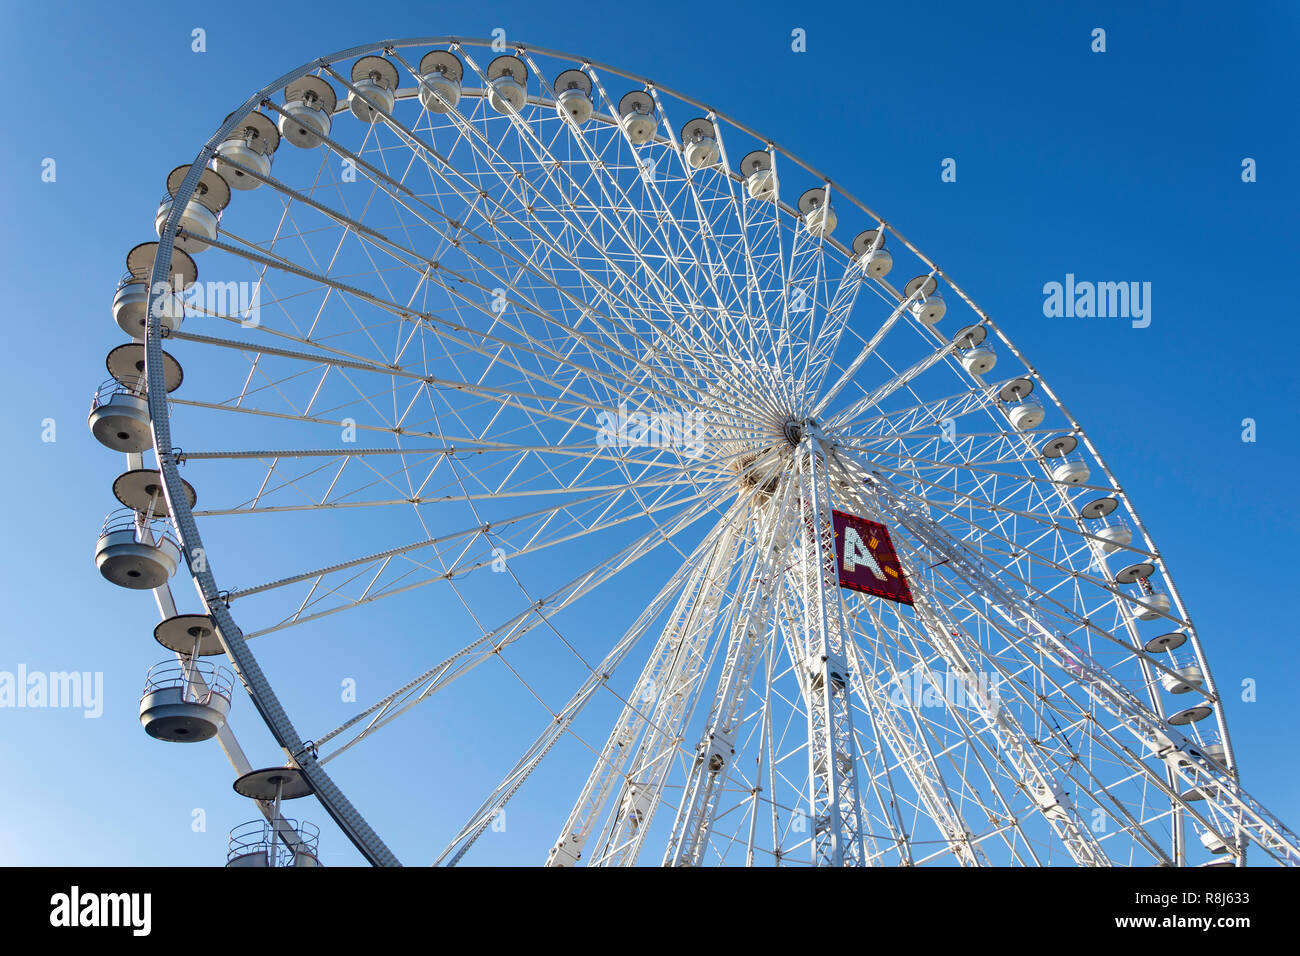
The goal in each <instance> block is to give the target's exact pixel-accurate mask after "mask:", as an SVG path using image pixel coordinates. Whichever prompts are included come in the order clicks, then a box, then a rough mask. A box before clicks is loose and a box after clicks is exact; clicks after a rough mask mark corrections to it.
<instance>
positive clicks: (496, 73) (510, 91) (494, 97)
mask: <svg viewBox="0 0 1300 956" xmlns="http://www.w3.org/2000/svg"><path fill="white" fill-rule="evenodd" d="M487 79H488V87H489V89H488V103H489V104H490V105H491V106H492V108H493V109H494V110H496V111H497V112H498V113H502V114H505V115H509V113H510V111H511V110H514V111H515V112H516V113H518V112H519V111H520V110H521V109H523V108H524V104H525V103H526V102H528V90H527V87H526V84H527V83H528V67H526V66H525V65H524V61H523V60H521V59H519V57H517V56H511V55H510V54H508V53H504V54H502V55H501V56H499V57H497V58H496V59H495V60H493V61H492V62H491V63H489V64H488V68H487Z"/></svg>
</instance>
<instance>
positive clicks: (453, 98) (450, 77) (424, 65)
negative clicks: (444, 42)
mask: <svg viewBox="0 0 1300 956" xmlns="http://www.w3.org/2000/svg"><path fill="white" fill-rule="evenodd" d="M464 79H465V64H463V63H461V62H460V57H458V56H456V54H454V53H452V52H451V51H450V50H433V51H432V52H429V53H426V54H425V55H424V58H423V59H421V60H420V104H421V105H422V106H423V107H424V108H425V109H426V110H428V111H429V112H430V113H449V112H451V111H452V110H453V109H455V108H456V105H457V104H458V103H460V88H461V82H462V81H463V80H464Z"/></svg>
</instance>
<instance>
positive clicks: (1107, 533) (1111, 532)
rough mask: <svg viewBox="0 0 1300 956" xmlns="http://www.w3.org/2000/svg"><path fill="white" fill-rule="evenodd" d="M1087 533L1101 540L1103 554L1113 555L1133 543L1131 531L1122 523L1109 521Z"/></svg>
mask: <svg viewBox="0 0 1300 956" xmlns="http://www.w3.org/2000/svg"><path fill="white" fill-rule="evenodd" d="M1089 533H1090V534H1092V535H1095V536H1096V537H1098V538H1101V540H1102V545H1101V550H1102V553H1103V554H1114V553H1115V552H1116V551H1118V550H1119V549H1120V548H1127V547H1128V546H1129V545H1130V544H1132V543H1133V529H1132V528H1130V527H1129V526H1128V525H1126V524H1125V523H1124V522H1122V521H1109V522H1107V523H1106V524H1103V525H1101V526H1100V527H1098V528H1094V529H1092V530H1091V531H1090V532H1089Z"/></svg>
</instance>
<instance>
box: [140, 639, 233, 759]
mask: <svg viewBox="0 0 1300 956" xmlns="http://www.w3.org/2000/svg"><path fill="white" fill-rule="evenodd" d="M234 686H235V678H234V675H232V674H231V673H230V671H228V670H227V669H226V668H224V667H220V666H218V665H215V664H212V663H209V662H208V661H196V660H193V659H186V660H182V661H178V660H176V659H175V658H172V659H171V660H168V661H164V662H163V663H161V664H155V665H154V666H153V667H151V668H149V673H148V675H147V676H146V677H145V682H144V693H143V694H141V695H140V726H142V727H143V728H144V732H145V733H147V734H148V735H149V736H150V737H153V738H154V739H156V740H167V741H170V742H172V743H182V744H183V743H197V742H198V741H201V740H211V739H212V738H213V737H215V736H216V735H217V734H218V733H219V732H220V731H221V728H222V727H224V726H225V724H226V718H227V717H228V716H229V714H230V700H231V695H232V694H233V692H234Z"/></svg>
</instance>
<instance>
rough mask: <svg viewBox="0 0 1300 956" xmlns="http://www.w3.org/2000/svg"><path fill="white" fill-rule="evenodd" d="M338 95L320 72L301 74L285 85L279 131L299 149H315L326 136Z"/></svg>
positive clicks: (336, 105)
mask: <svg viewBox="0 0 1300 956" xmlns="http://www.w3.org/2000/svg"><path fill="white" fill-rule="evenodd" d="M338 105H339V98H338V94H337V93H335V92H334V87H332V86H330V85H329V83H327V82H325V80H324V79H322V78H321V77H319V76H303V77H299V78H298V79H296V80H294V81H293V82H292V83H290V84H289V85H288V86H286V87H285V88H284V112H283V113H281V114H280V121H279V127H280V135H281V136H283V137H284V138H285V139H287V140H288V141H289V142H290V143H292V144H293V145H294V146H297V147H299V148H300V149H315V148H316V147H317V146H319V145H320V144H321V137H322V136H328V135H329V133H330V125H331V123H332V122H333V116H334V111H335V110H336V109H338Z"/></svg>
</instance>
